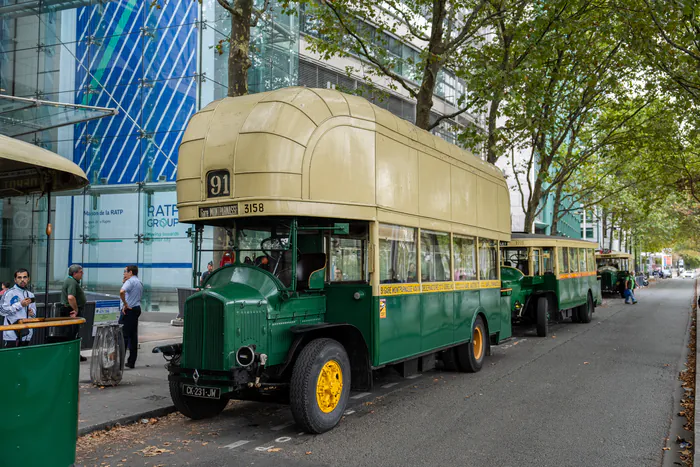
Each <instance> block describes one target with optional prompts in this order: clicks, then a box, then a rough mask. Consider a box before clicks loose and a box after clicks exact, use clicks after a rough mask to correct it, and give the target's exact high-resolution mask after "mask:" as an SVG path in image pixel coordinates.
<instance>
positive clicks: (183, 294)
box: [170, 287, 197, 326]
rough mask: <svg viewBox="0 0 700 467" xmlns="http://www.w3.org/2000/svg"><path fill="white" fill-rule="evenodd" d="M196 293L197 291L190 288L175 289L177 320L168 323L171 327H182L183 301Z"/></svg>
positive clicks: (183, 315)
mask: <svg viewBox="0 0 700 467" xmlns="http://www.w3.org/2000/svg"><path fill="white" fill-rule="evenodd" d="M196 292H197V289H194V288H192V287H178V288H177V308H178V309H177V318H175V319H174V320H171V321H170V324H171V325H173V326H183V325H184V318H185V301H186V300H187V297H189V296H191V295H193V294H194V293H196Z"/></svg>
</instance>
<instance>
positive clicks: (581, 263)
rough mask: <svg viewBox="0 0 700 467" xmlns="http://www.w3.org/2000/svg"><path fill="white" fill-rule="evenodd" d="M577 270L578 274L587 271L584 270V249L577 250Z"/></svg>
mask: <svg viewBox="0 0 700 467" xmlns="http://www.w3.org/2000/svg"><path fill="white" fill-rule="evenodd" d="M578 264H579V267H578V270H579V272H584V271H586V270H587V268H586V249H585V248H579V249H578Z"/></svg>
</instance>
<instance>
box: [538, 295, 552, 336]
mask: <svg viewBox="0 0 700 467" xmlns="http://www.w3.org/2000/svg"><path fill="white" fill-rule="evenodd" d="M548 305H549V303H548V300H547V297H540V298H538V299H537V336H538V337H547V332H548V331H549V309H548V308H549V306H548Z"/></svg>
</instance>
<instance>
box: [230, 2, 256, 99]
mask: <svg viewBox="0 0 700 467" xmlns="http://www.w3.org/2000/svg"><path fill="white" fill-rule="evenodd" d="M236 6H237V7H238V8H236V10H235V13H234V12H231V11H229V13H230V14H231V42H230V44H229V52H228V96H229V97H236V96H245V95H246V94H248V69H249V68H250V66H251V61H250V56H249V55H248V54H249V52H250V22H251V18H252V15H253V0H238V2H237V3H236Z"/></svg>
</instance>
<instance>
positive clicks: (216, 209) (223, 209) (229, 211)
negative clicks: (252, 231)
mask: <svg viewBox="0 0 700 467" xmlns="http://www.w3.org/2000/svg"><path fill="white" fill-rule="evenodd" d="M237 215H238V204H229V205H226V206H209V207H206V208H199V217H201V218H206V217H230V216H237Z"/></svg>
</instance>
